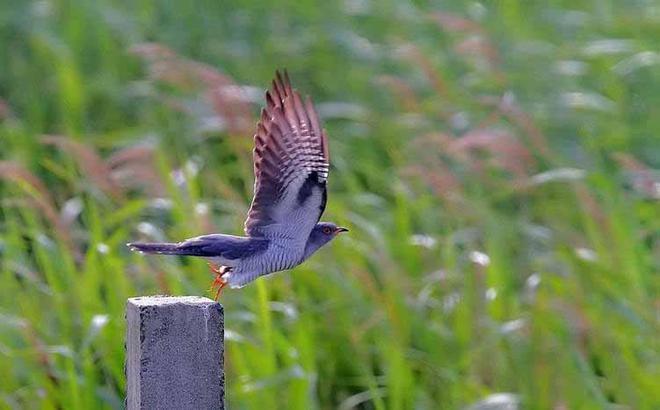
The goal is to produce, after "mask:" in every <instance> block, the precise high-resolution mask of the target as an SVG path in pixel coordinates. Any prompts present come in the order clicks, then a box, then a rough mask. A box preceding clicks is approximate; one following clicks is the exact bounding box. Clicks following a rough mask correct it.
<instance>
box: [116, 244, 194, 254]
mask: <svg viewBox="0 0 660 410" xmlns="http://www.w3.org/2000/svg"><path fill="white" fill-rule="evenodd" d="M184 244H185V242H179V243H169V242H160V243H159V242H154V243H144V242H133V243H128V244H126V245H127V246H128V247H129V248H130V249H131V250H132V251H140V252H144V253H160V254H163V255H194V254H195V253H196V252H195V250H194V249H191V247H190V246H182V245H184Z"/></svg>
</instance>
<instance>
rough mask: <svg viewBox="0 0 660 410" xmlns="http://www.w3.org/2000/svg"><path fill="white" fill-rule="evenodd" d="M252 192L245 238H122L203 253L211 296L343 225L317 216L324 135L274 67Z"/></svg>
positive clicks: (290, 263) (307, 104) (295, 255)
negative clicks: (154, 240)
mask: <svg viewBox="0 0 660 410" xmlns="http://www.w3.org/2000/svg"><path fill="white" fill-rule="evenodd" d="M253 162H254V177H255V179H254V197H253V199H252V205H251V206H250V210H249V211H248V215H247V219H246V221H245V226H244V227H245V236H235V235H226V234H210V235H203V236H198V237H195V238H190V239H186V240H184V241H182V242H178V243H139V242H134V243H129V244H128V246H129V247H130V249H131V250H134V251H140V252H144V253H157V254H164V255H188V256H198V257H203V258H206V260H207V261H208V262H209V266H210V268H211V271H212V272H213V273H214V274H215V280H214V281H213V284H212V286H211V288H212V289H215V290H216V294H215V299H216V300H217V299H218V297H219V296H220V292H221V291H222V289H223V288H224V287H225V286H227V285H229V287H231V288H240V287H243V286H245V285H246V284H248V283H250V282H252V281H253V280H255V279H257V278H258V277H260V276H264V275H267V274H269V273H273V272H278V271H282V270H286V269H291V268H293V267H295V266H297V265H299V264H301V263H302V262H304V261H305V260H306V259H307V258H309V257H310V256H311V255H312V254H313V253H314V252H316V251H317V250H318V249H320V248H321V247H322V246H324V245H326V244H327V243H329V242H330V241H331V240H332V239H334V238H335V237H336V236H337V235H338V234H339V233H341V232H346V231H348V229H346V228H343V227H340V226H337V225H336V224H334V223H332V222H319V220H320V218H321V215H322V214H323V211H324V210H325V205H326V201H327V197H328V196H327V189H326V185H327V180H328V171H329V167H330V163H329V155H328V138H327V135H326V133H325V130H323V129H322V128H321V124H320V121H319V117H318V114H317V113H316V110H315V109H314V106H313V104H312V101H311V99H310V98H309V97H307V98H306V99H305V100H304V101H303V99H302V98H301V97H300V95H299V94H298V92H297V91H296V90H294V89H293V88H292V87H291V81H290V80H289V76H288V74H287V73H286V71H285V72H284V74H283V75H282V74H280V73H279V71H277V72H276V73H275V79H274V80H273V83H272V87H271V89H270V90H268V91H267V92H266V107H265V108H264V109H263V110H262V112H261V118H260V120H259V122H258V124H257V131H256V133H255V135H254V151H253Z"/></svg>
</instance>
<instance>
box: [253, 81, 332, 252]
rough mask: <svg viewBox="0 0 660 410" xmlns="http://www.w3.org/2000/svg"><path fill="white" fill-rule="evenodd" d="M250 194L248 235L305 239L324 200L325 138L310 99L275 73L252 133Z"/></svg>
mask: <svg viewBox="0 0 660 410" xmlns="http://www.w3.org/2000/svg"><path fill="white" fill-rule="evenodd" d="M253 160H254V175H255V181H254V198H253V199H252V205H251V206H250V210H249V212H248V217H247V220H246V221H245V233H246V234H247V235H249V236H256V237H258V236H267V237H268V236H289V237H290V236H292V235H300V237H304V238H305V239H306V238H307V236H308V235H309V233H310V232H311V230H312V228H313V227H314V225H315V224H316V223H317V222H318V220H319V218H320V217H321V214H322V213H323V210H324V209H325V202H326V195H327V194H326V181H327V178H328V170H329V158H328V142H327V137H326V135H325V132H324V131H323V130H322V129H321V126H320V121H319V118H318V115H317V113H316V111H315V110H314V106H313V105H312V102H311V100H310V99H309V98H307V99H306V100H305V101H304V102H303V100H302V99H301V98H300V95H299V94H298V92H297V91H295V90H293V88H292V87H291V82H290V81H289V77H288V75H287V74H286V72H285V73H284V75H283V76H282V75H280V73H279V72H277V73H276V78H275V80H273V85H272V88H271V89H270V90H269V91H267V92H266V108H264V110H263V111H262V113H261V119H260V121H259V123H258V124H257V132H256V134H255V136H254V152H253Z"/></svg>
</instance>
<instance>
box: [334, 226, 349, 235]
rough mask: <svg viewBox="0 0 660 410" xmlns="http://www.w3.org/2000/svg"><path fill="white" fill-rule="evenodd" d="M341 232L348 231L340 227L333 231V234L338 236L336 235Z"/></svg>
mask: <svg viewBox="0 0 660 410" xmlns="http://www.w3.org/2000/svg"><path fill="white" fill-rule="evenodd" d="M342 232H348V229H346V228H342V227H341V226H340V227H338V228H337V229H336V230H335V233H336V234H338V233H342Z"/></svg>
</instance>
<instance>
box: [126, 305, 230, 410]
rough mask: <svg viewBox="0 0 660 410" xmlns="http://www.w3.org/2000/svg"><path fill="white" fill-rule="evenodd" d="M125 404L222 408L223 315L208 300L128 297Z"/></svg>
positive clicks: (142, 407)
mask: <svg viewBox="0 0 660 410" xmlns="http://www.w3.org/2000/svg"><path fill="white" fill-rule="evenodd" d="M126 320H127V329H126V379H127V380H126V381H127V384H126V391H127V394H126V408H127V410H138V409H140V410H146V409H149V410H151V409H154V410H156V409H158V410H160V409H177V410H182V409H200V410H201V409H209V410H210V409H213V410H216V409H217V410H224V408H225V404H224V403H225V402H224V390H225V375H224V360H223V354H224V315H223V309H222V305H220V304H219V303H216V302H214V301H212V300H211V299H207V298H203V297H196V296H184V297H168V296H148V297H139V298H131V299H129V300H128V303H127V305H126Z"/></svg>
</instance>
